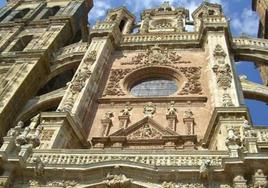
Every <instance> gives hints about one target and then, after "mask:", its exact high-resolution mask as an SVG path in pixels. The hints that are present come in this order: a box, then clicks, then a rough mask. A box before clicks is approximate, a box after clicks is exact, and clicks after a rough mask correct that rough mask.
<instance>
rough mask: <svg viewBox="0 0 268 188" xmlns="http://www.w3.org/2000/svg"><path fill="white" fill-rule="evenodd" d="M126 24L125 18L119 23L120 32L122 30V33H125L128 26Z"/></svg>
mask: <svg viewBox="0 0 268 188" xmlns="http://www.w3.org/2000/svg"><path fill="white" fill-rule="evenodd" d="M126 23H127V21H126V18H124V19H122V20H121V21H120V23H119V30H120V31H121V32H123V31H124V29H125V26H126Z"/></svg>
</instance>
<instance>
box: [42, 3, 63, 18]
mask: <svg viewBox="0 0 268 188" xmlns="http://www.w3.org/2000/svg"><path fill="white" fill-rule="evenodd" d="M59 10H60V6H54V7H52V8H49V9H48V10H47V12H46V13H45V14H44V15H43V16H42V18H41V19H48V18H49V17H51V16H55V15H56V14H57V13H58V11H59Z"/></svg>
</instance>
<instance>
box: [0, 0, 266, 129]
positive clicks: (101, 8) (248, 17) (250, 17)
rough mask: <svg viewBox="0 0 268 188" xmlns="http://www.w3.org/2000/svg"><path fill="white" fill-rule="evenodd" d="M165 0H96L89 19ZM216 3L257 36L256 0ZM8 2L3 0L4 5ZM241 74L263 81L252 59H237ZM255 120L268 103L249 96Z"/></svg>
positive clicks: (192, 3) (236, 31)
mask: <svg viewBox="0 0 268 188" xmlns="http://www.w3.org/2000/svg"><path fill="white" fill-rule="evenodd" d="M164 1H165V0H94V7H93V9H92V10H91V11H90V13H89V23H90V25H91V26H92V25H94V23H95V22H96V20H103V19H104V18H105V15H106V13H107V10H109V9H111V8H116V7H119V6H125V7H127V9H128V10H130V11H131V12H132V13H134V14H135V15H136V18H137V20H136V21H137V22H139V19H140V13H141V11H142V10H144V9H148V8H153V7H157V6H159V5H160V4H161V3H163V2H164ZM202 1H203V0H169V2H170V4H171V5H173V6H182V7H186V8H188V9H189V10H190V14H191V12H193V11H194V10H195V9H196V8H197V7H198V6H199V5H200V4H201V2H202ZM209 1H210V2H212V3H219V4H221V5H222V6H223V10H224V13H225V15H226V16H227V17H228V18H230V20H231V31H232V34H233V36H240V35H241V34H246V35H249V36H253V37H256V36H257V30H258V15H257V14H256V13H255V12H253V11H252V10H251V1H252V0H209ZM5 4H6V2H5V1H4V0H0V7H2V6H4V5H5ZM236 68H237V72H238V75H242V74H244V75H247V77H248V79H249V80H251V81H254V82H256V83H262V81H261V78H260V75H259V72H258V70H257V69H256V68H255V66H254V64H253V63H252V62H236ZM246 105H247V106H248V107H249V110H250V112H251V116H252V119H253V123H254V124H255V125H268V118H266V115H265V114H268V106H267V105H266V104H265V103H262V102H257V101H253V100H246Z"/></svg>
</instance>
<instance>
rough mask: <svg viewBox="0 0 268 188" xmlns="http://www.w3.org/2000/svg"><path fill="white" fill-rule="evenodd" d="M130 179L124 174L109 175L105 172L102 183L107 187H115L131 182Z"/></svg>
mask: <svg viewBox="0 0 268 188" xmlns="http://www.w3.org/2000/svg"><path fill="white" fill-rule="evenodd" d="M131 181H132V180H131V179H129V178H127V177H126V176H125V175H124V174H123V175H122V174H121V175H110V173H108V174H107V177H106V180H105V181H104V183H105V184H106V185H107V186H108V187H112V188H117V187H122V186H124V187H125V186H128V185H130V183H131Z"/></svg>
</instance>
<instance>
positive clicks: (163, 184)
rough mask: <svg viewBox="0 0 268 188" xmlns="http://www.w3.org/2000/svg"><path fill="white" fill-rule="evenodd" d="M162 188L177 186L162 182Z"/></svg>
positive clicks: (175, 187)
mask: <svg viewBox="0 0 268 188" xmlns="http://www.w3.org/2000/svg"><path fill="white" fill-rule="evenodd" d="M161 187H162V188H177V187H178V186H176V184H175V183H173V182H166V181H164V182H163V183H162V185H161Z"/></svg>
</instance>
